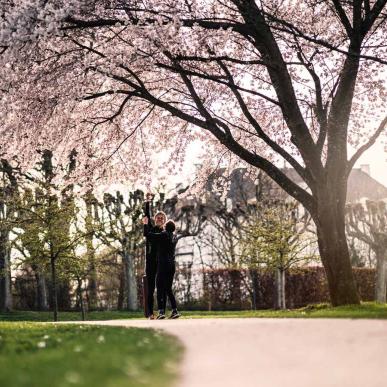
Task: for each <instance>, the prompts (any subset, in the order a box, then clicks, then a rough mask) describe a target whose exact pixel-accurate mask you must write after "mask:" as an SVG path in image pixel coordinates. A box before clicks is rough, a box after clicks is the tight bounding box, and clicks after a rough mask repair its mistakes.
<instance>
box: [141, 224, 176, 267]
mask: <svg viewBox="0 0 387 387" xmlns="http://www.w3.org/2000/svg"><path fill="white" fill-rule="evenodd" d="M144 235H145V236H146V237H147V239H148V240H149V241H150V243H151V244H154V245H156V246H157V250H156V257H157V261H158V263H157V266H158V268H160V269H162V268H163V267H164V266H165V265H171V264H174V263H175V250H176V244H177V241H178V238H177V236H175V235H174V234H173V233H171V232H168V231H162V232H154V231H153V229H152V226H149V225H145V227H144Z"/></svg>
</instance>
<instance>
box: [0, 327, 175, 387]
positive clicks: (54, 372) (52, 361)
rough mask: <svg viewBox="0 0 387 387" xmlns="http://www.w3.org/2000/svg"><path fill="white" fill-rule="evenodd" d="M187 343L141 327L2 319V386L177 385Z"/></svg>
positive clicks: (0, 351)
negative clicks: (180, 364)
mask: <svg viewBox="0 0 387 387" xmlns="http://www.w3.org/2000/svg"><path fill="white" fill-rule="evenodd" d="M181 354H182V346H181V345H180V343H179V342H178V341H177V340H176V339H175V338H173V337H170V336H167V335H165V334H160V333H159V332H157V331H154V330H149V329H140V328H120V327H99V326H87V325H81V326H79V325H74V324H71V325H63V324H60V325H54V324H52V325H47V324H37V323H31V322H28V323H26V322H24V323H17V322H0V370H1V372H0V386H4V387H24V386H25V387H52V386H55V387H70V386H71V387H72V386H80V387H121V386H122V387H124V386H125V387H135V386H142V387H146V386H149V387H150V386H161V387H163V386H171V382H172V385H173V384H174V383H173V381H174V380H175V379H176V377H177V365H178V362H179V359H180V358H181Z"/></svg>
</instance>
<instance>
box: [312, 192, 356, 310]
mask: <svg viewBox="0 0 387 387" xmlns="http://www.w3.org/2000/svg"><path fill="white" fill-rule="evenodd" d="M331 188H332V189H331V190H330V189H329V186H328V184H327V185H326V189H325V190H322V192H320V193H319V197H320V200H319V203H318V209H317V212H316V214H312V216H313V220H314V222H315V224H316V228H317V238H318V245H319V250H320V256H321V260H322V263H323V265H324V269H325V273H326V276H327V282H328V288H329V294H330V298H331V303H332V305H333V306H339V305H350V304H360V298H359V294H358V291H357V287H356V284H355V279H354V276H353V273H352V266H351V259H350V255H349V249H348V245H347V238H346V234H345V216H344V205H345V199H344V200H340V203H339V199H338V198H340V197H343V196H344V197H345V192H346V191H345V188H343V190H344V192H343V193H341V195H338V194H337V192H335V190H337V189H338V188H337V186H336V187H334V186H332V187H331Z"/></svg>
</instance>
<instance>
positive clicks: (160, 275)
mask: <svg viewBox="0 0 387 387" xmlns="http://www.w3.org/2000/svg"><path fill="white" fill-rule="evenodd" d="M175 229H176V226H175V223H174V222H173V221H172V220H168V222H166V223H165V225H164V230H163V231H162V232H160V233H155V232H153V231H152V229H151V227H150V226H149V225H148V219H147V218H144V235H145V236H146V237H147V238H148V239H149V240H150V241H152V242H154V243H158V249H157V276H156V285H157V305H158V308H159V314H158V316H157V319H159V320H161V319H164V318H165V309H166V304H167V297H168V298H169V301H170V303H171V308H172V314H171V316H170V318H173V319H175V318H178V317H180V314H179V312H178V311H177V305H176V299H175V296H174V294H173V291H172V284H173V277H174V275H175V249H176V244H177V241H178V239H179V238H178V236H176V235H175V234H174V232H175Z"/></svg>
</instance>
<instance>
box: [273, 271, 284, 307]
mask: <svg viewBox="0 0 387 387" xmlns="http://www.w3.org/2000/svg"><path fill="white" fill-rule="evenodd" d="M275 284H276V293H277V294H276V296H277V301H276V309H282V310H283V309H286V296H285V270H284V269H283V268H277V269H276V271H275Z"/></svg>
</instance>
